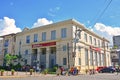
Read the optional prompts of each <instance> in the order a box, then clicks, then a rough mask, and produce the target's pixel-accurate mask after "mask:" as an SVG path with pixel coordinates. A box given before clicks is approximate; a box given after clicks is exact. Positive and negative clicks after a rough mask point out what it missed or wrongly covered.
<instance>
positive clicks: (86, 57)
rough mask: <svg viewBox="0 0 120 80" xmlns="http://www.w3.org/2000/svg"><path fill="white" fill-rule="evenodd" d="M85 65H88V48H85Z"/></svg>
mask: <svg viewBox="0 0 120 80" xmlns="http://www.w3.org/2000/svg"><path fill="white" fill-rule="evenodd" d="M85 65H88V49H85Z"/></svg>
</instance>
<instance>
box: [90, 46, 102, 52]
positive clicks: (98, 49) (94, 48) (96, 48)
mask: <svg viewBox="0 0 120 80" xmlns="http://www.w3.org/2000/svg"><path fill="white" fill-rule="evenodd" d="M90 49H92V50H95V51H101V49H100V48H98V47H93V46H90Z"/></svg>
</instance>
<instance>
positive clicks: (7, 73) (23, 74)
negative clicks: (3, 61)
mask: <svg viewBox="0 0 120 80" xmlns="http://www.w3.org/2000/svg"><path fill="white" fill-rule="evenodd" d="M32 76H55V75H53V74H47V75H44V74H41V73H37V72H33V75H30V72H17V71H16V72H15V74H14V75H11V71H5V72H4V75H3V76H1V75H0V78H13V77H14V78H15V77H16V78H19V77H32Z"/></svg>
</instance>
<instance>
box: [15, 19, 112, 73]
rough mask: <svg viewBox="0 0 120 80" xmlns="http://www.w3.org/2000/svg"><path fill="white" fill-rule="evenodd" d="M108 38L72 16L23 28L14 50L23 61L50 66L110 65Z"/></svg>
mask: <svg viewBox="0 0 120 80" xmlns="http://www.w3.org/2000/svg"><path fill="white" fill-rule="evenodd" d="M108 44H109V41H108V40H107V39H105V38H103V37H100V36H99V35H97V34H95V33H94V32H92V31H90V30H88V29H87V28H85V27H84V26H83V25H82V24H81V23H79V22H78V21H76V20H74V19H70V20H65V21H61V22H57V23H53V24H49V25H44V26H40V27H37V28H33V29H28V28H25V29H24V30H23V31H22V32H19V33H17V34H16V47H15V53H16V54H20V55H22V58H23V59H24V61H23V62H21V64H22V65H26V64H29V65H32V66H41V67H44V68H52V67H53V66H54V65H59V66H63V67H64V68H70V67H72V66H76V67H79V68H80V69H81V71H84V70H85V69H93V68H94V69H95V68H96V67H98V66H110V65H111V59H110V50H109V47H108Z"/></svg>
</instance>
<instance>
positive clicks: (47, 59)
mask: <svg viewBox="0 0 120 80" xmlns="http://www.w3.org/2000/svg"><path fill="white" fill-rule="evenodd" d="M49 54H50V48H49V47H48V48H47V49H46V68H49Z"/></svg>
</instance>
